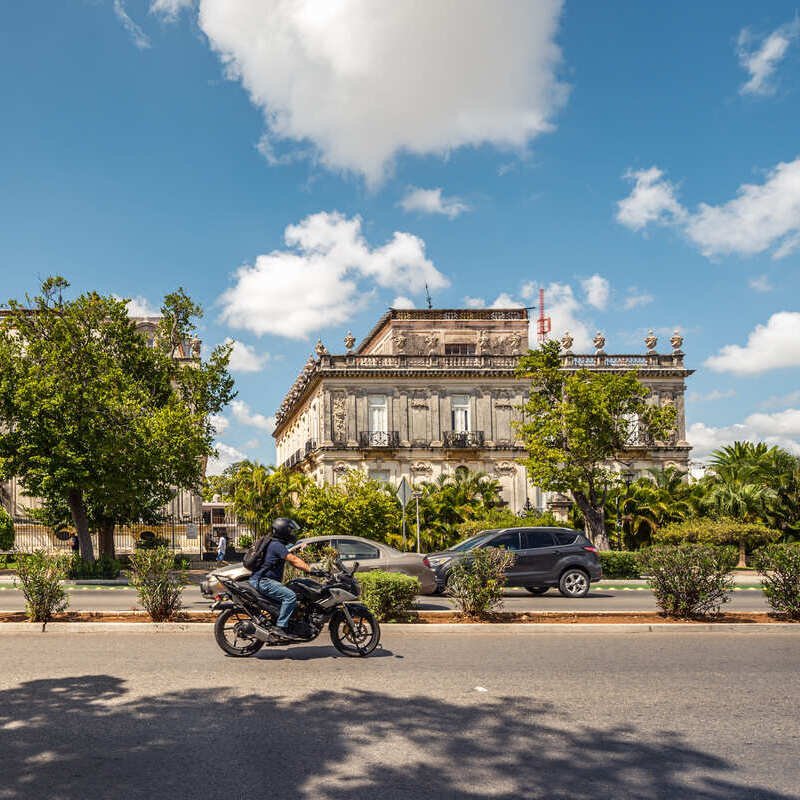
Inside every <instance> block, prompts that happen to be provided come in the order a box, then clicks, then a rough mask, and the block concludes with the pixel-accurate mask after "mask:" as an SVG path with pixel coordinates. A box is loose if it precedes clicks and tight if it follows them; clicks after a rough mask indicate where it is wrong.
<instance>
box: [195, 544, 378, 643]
mask: <svg viewBox="0 0 800 800" xmlns="http://www.w3.org/2000/svg"><path fill="white" fill-rule="evenodd" d="M333 566H334V571H331V572H327V573H323V574H324V575H325V577H324V578H323V580H322V581H321V582H318V581H315V580H312V579H310V578H294V579H293V580H290V581H289V582H288V583H287V584H286V585H287V586H288V587H289V588H290V589H291V590H292V591H293V592H294V593H295V594H296V595H297V607H296V608H295V611H294V613H293V614H292V618H291V620H290V622H289V631H290V632H291V633H292V634H294V635H295V636H297V637H299V639H291V640H290V639H286V638H285V637H284V636H282V635H281V632H280V630H279V629H278V628H277V626H276V624H275V622H276V620H277V618H278V611H279V610H280V604H279V603H276V602H275V601H274V600H270V599H269V598H267V597H264V596H263V595H261V594H260V593H259V592H258V591H256V589H254V588H253V587H252V586H251V585H250V583H249V582H248V580H247V579H248V578H249V577H250V575H251V572H250V570H248V569H247V568H246V567H244V566H242V565H234V566H230V567H225V568H223V569H220V570H215V571H214V572H211V573H209V575H208V577H207V578H206V580H205V581H203V583H202V584H201V586H200V590H201V592H202V593H203V595H205V596H206V597H213V598H214V602H213V603H212V605H211V610H212V611H219V612H220V614H219V616H218V617H217V619H216V621H215V623H214V638H215V639H216V642H217V644H218V645H219V646H220V648H222V650H224V651H225V652H226V653H227V654H228V655H231V656H237V657H240V658H244V657H247V656H252V655H255V654H256V653H257V652H258V651H259V650H260V649H261V648H262V647H263V646H264V645H267V646H268V647H269V646H278V645H279V646H286V645H292V644H301V643H305V642H312V641H314V639H316V638H317V637H318V636H319V634H320V633H321V631H322V629H323V628H324V627H325V625H326V624H327V625H328V632H329V634H330V637H331V642H332V643H333V646H334V647H335V648H336V649H337V650H338V651H339V652H340V653H343V654H344V655H346V656H351V657H354V658H358V657H364V656H368V655H369V654H370V653H371V652H372V651H373V650H374V649H375V648H376V647H377V646H378V644H379V642H380V638H381V630H380V626H379V625H378V620H377V619H375V616H374V614H373V613H372V612H371V611H370V610H369V609H368V608H367V607H366V606H365V605H364V604H363V603H359V602H356V601H357V600H358V598H359V597H360V596H361V587H360V586H359V584H358V581H357V580H356V579H355V577H354V574H355V571H356V569H358V562H356V563H355V564H354V565H353V568H352V569H351V570H350V571H348V570H347V569H346V567H345V566H344V565H343V564H342V562H341V561H340V560H338V559H337V560H336V561H335V562H334V565H333Z"/></svg>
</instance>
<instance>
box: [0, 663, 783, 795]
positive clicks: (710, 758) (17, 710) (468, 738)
mask: <svg viewBox="0 0 800 800" xmlns="http://www.w3.org/2000/svg"><path fill="white" fill-rule="evenodd" d="M271 677H272V683H270V682H269V678H266V679H265V688H264V693H263V694H243V693H240V692H239V693H237V692H236V691H235V689H231V690H229V689H223V688H203V689H196V690H192V691H180V692H170V691H163V692H155V693H151V694H147V695H145V696H131V695H130V694H129V692H128V689H127V687H126V685H125V683H124V682H123V681H122V680H121V679H119V678H116V677H113V676H110V675H81V676H76V677H69V678H57V679H56V678H53V679H46V680H35V681H29V682H26V683H23V684H20V685H19V686H16V687H14V688H12V689H8V690H5V691H2V692H0V748H2V750H0V752H2V762H1V763H2V773H3V774H2V780H0V797H2V798H4V800H9V799H10V800H20V799H22V798H26V799H27V798H31V799H32V798H37V799H38V798H48V800H83V799H84V798H93V799H94V798H101V799H102V800H105V798H108V799H109V800H111V798H114V799H115V800H116V798H120V797H123V798H126V799H127V798H148V800H152V798H153V797H166V798H193V799H194V798H196V797H209V796H210V797H225V798H231V799H233V798H236V799H237V800H238V798H248V800H249V798H262V797H280V798H304V799H305V798H309V800H310V799H311V798H314V799H315V800H316V799H317V798H319V799H320V800H361V798H364V799H365V800H366V799H367V798H381V800H392V798H414V799H415V800H416V799H417V798H452V799H453V800H479V798H484V797H486V796H491V797H492V798H498V800H518V798H548V800H550V799H551V798H552V799H553V800H560V799H561V798H584V797H585V798H589V797H613V798H637V800H655V799H656V798H663V799H664V800H667V798H669V800H675V799H676V798H694V799H696V800H789V796H788V795H784V794H780V793H777V792H773V791H771V790H769V789H768V788H766V787H758V786H753V785H752V784H751V783H748V781H747V777H746V776H743V775H737V774H736V768H735V767H734V765H732V764H731V763H730V762H727V761H725V760H723V759H721V758H719V757H717V756H715V755H713V754H710V753H707V752H703V751H702V750H700V749H698V748H696V747H693V746H691V745H689V744H688V743H687V742H686V740H685V739H683V738H682V737H681V736H680V735H678V734H675V733H670V732H663V733H659V734H657V735H653V734H646V733H644V732H643V731H641V730H637V729H636V728H635V727H634V726H629V727H619V728H615V729H612V730H608V729H592V728H591V727H587V726H584V725H575V724H574V722H575V721H574V720H573V719H560V717H559V712H558V709H556V708H553V707H551V706H549V705H547V704H544V703H541V702H537V701H536V700H535V699H531V698H524V697H523V698H519V697H516V698H480V699H476V697H475V695H474V694H471V693H470V694H468V695H465V696H463V697H460V698H454V699H453V700H452V701H445V700H442V699H434V698H431V697H426V696H401V697H398V696H392V695H389V694H386V693H383V692H374V691H359V690H357V689H340V690H338V691H324V692H317V693H315V694H313V695H310V696H309V697H308V699H306V700H304V701H302V702H298V701H297V700H296V699H293V700H286V699H283V698H281V696H280V686H281V683H282V681H285V680H289V677H288V674H283V673H281V674H277V673H273V675H272V676H271ZM154 681H157V678H156V677H155V673H154Z"/></svg>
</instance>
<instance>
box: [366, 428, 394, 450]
mask: <svg viewBox="0 0 800 800" xmlns="http://www.w3.org/2000/svg"><path fill="white" fill-rule="evenodd" d="M358 446H359V447H399V446H400V433H399V431H361V432H360V433H359V434H358Z"/></svg>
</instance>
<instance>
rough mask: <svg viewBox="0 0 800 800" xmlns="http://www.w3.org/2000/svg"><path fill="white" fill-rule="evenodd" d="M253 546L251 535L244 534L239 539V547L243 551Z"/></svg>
mask: <svg viewBox="0 0 800 800" xmlns="http://www.w3.org/2000/svg"><path fill="white" fill-rule="evenodd" d="M252 546H253V537H252V536H251V535H250V534H249V533H243V534H242V535H241V536H240V537H239V547H240V548H241V549H242V550H247V549H248V548H250V547H252Z"/></svg>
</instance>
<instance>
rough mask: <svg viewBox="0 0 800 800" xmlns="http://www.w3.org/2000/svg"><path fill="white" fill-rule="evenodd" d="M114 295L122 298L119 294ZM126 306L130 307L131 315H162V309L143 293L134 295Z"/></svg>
mask: <svg viewBox="0 0 800 800" xmlns="http://www.w3.org/2000/svg"><path fill="white" fill-rule="evenodd" d="M114 297H116V298H117V300H121V299H122V298H121V297H119V296H118V295H114ZM126 308H127V309H128V316H129V317H160V316H161V309H160V308H157V307H156V306H154V305H153V304H152V303H151V302H150V301H149V300H148V299H147V298H146V297H143V296H142V295H137V296H136V297H132V298H131V299H130V300H128V302H127V304H126Z"/></svg>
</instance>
